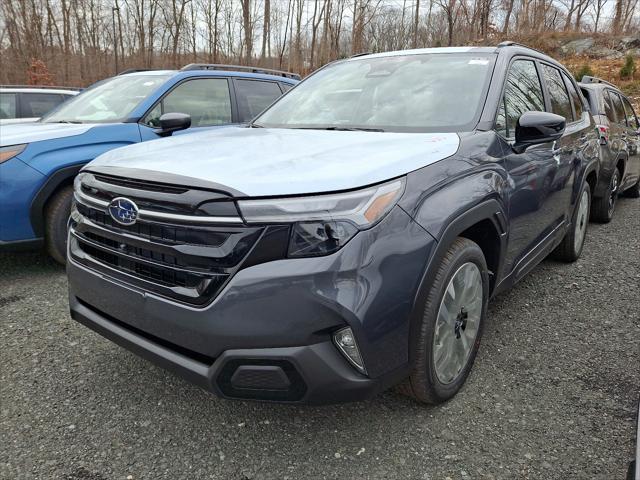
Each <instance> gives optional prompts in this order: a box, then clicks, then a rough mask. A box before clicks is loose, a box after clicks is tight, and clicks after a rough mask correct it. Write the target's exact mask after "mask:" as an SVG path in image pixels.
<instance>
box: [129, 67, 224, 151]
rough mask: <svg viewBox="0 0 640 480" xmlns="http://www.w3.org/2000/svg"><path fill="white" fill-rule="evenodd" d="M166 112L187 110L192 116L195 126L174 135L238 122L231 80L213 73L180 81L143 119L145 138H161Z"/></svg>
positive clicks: (142, 130)
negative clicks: (234, 112)
mask: <svg viewBox="0 0 640 480" xmlns="http://www.w3.org/2000/svg"><path fill="white" fill-rule="evenodd" d="M165 113H185V114H188V115H190V116H191V128H188V129H186V130H181V131H179V132H175V133H174V134H173V135H182V134H184V133H189V132H193V131H194V130H199V129H204V128H212V127H219V126H223V125H229V124H232V123H235V122H234V115H233V108H232V102H231V92H230V85H229V80H228V79H227V78H215V77H209V78H193V79H188V80H185V81H183V82H180V83H178V84H177V85H176V86H174V87H173V88H172V89H171V90H169V92H167V93H166V94H165V95H164V96H163V97H162V98H161V99H160V100H159V101H158V102H157V103H156V104H155V105H154V106H153V107H152V108H151V109H150V110H149V111H148V112H147V113H146V114H145V116H144V117H143V118H142V120H141V121H140V133H141V136H142V140H143V141H144V140H151V139H154V138H158V135H157V134H156V133H155V132H157V131H158V129H159V128H160V116H161V115H163V114H165Z"/></svg>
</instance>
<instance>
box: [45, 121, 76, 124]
mask: <svg viewBox="0 0 640 480" xmlns="http://www.w3.org/2000/svg"><path fill="white" fill-rule="evenodd" d="M47 123H74V124H76V123H82V122H80V121H78V120H58V121H56V122H47Z"/></svg>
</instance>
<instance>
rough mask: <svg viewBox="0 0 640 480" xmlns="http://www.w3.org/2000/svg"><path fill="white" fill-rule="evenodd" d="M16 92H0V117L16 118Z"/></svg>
mask: <svg viewBox="0 0 640 480" xmlns="http://www.w3.org/2000/svg"><path fill="white" fill-rule="evenodd" d="M16 105H17V102H16V94H15V93H0V119H3V118H4V119H7V118H16V115H17V113H18V112H17V111H16Z"/></svg>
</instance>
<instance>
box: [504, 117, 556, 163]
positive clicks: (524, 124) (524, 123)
mask: <svg viewBox="0 0 640 480" xmlns="http://www.w3.org/2000/svg"><path fill="white" fill-rule="evenodd" d="M566 123H567V122H566V120H565V118H564V117H561V116H560V115H556V114H555V113H549V112H525V113H523V114H522V115H521V116H520V118H519V119H518V123H517V124H516V143H515V144H514V145H513V151H514V152H516V153H522V152H524V151H525V150H526V149H527V148H529V147H530V146H531V145H538V144H540V143H547V142H553V141H555V140H558V139H559V138H560V137H562V134H563V133H564V129H565V126H566Z"/></svg>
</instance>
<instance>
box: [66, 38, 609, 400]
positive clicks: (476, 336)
mask: <svg viewBox="0 0 640 480" xmlns="http://www.w3.org/2000/svg"><path fill="white" fill-rule="evenodd" d="M598 161H599V160H598V136H597V133H596V129H595V126H594V123H593V120H592V118H591V115H590V114H589V112H588V110H587V106H586V102H585V100H584V99H583V97H582V95H581V94H580V90H579V88H578V86H577V84H576V82H575V81H574V80H573V78H572V77H571V75H570V73H569V72H568V71H567V70H566V68H564V67H563V66H562V65H561V64H559V63H558V62H556V61H554V60H553V59H552V58H550V57H548V56H546V55H544V54H542V53H540V52H537V51H535V50H532V49H529V48H525V47H523V46H520V45H516V44H513V43H511V42H509V43H503V44H501V45H500V46H498V47H491V48H475V47H457V48H435V49H422V50H409V51H405V52H387V53H380V54H373V55H364V56H358V57H354V58H350V59H346V60H343V61H339V62H334V63H332V64H329V65H327V66H326V67H324V68H322V69H320V70H319V71H317V72H316V73H314V74H313V75H311V76H309V77H307V78H306V79H305V80H304V81H303V82H301V83H300V84H299V85H297V86H296V87H294V88H293V89H292V90H290V91H289V92H288V93H286V94H285V95H284V96H282V97H281V98H280V99H279V100H277V101H276V102H275V103H274V104H273V105H272V106H271V107H269V108H268V109H267V110H265V111H264V112H263V113H262V114H260V115H259V116H258V117H256V118H255V119H254V120H253V122H252V123H250V124H248V125H245V126H239V127H228V128H221V129H217V130H210V131H207V132H202V133H200V134H193V135H190V136H176V137H172V138H166V139H161V140H157V141H154V142H147V143H141V144H138V145H132V146H127V147H124V148H120V149H114V150H111V151H109V152H107V153H105V154H103V155H101V156H99V157H98V158H97V159H96V160H94V161H93V162H91V163H89V164H88V165H87V166H86V167H84V168H83V169H82V171H81V172H80V174H79V175H78V177H77V178H76V182H75V192H74V199H75V200H74V202H75V203H74V206H73V208H72V214H71V220H70V224H69V226H70V229H69V241H68V259H69V261H68V263H67V273H68V276H69V299H70V308H71V315H72V317H73V318H74V319H75V320H77V321H78V322H81V323H82V324H84V325H86V326H88V327H89V328H92V329H93V330H95V331H97V332H98V333H100V334H102V335H104V336H105V337H107V338H109V339H111V340H113V341H115V342H117V343H119V344H120V345H123V346H124V347H126V348H129V349H131V350H132V351H134V352H136V353H138V354H139V355H141V356H143V357H145V358H148V359H150V360H152V361H154V362H156V363H158V364H160V365H162V366H164V367H166V368H169V369H171V370H173V371H175V372H177V373H178V374H180V375H182V376H184V377H186V378H188V379H189V380H191V381H193V382H195V383H196V384H198V385H200V386H202V387H203V388H206V389H207V390H210V391H212V392H215V393H216V394H218V395H221V396H223V397H226V398H249V399H258V400H270V401H284V402H316V403H322V402H338V401H347V400H358V399H364V398H368V397H370V396H372V395H374V394H376V393H377V392H379V391H381V390H382V389H385V388H387V387H390V386H392V385H396V384H400V389H401V390H402V391H403V392H404V393H406V394H408V395H410V396H411V397H413V398H415V399H417V400H419V401H422V402H428V403H439V402H444V401H446V400H447V399H449V398H451V397H452V396H453V395H455V394H456V392H458V391H459V390H460V388H461V387H462V385H463V384H464V382H465V379H466V378H467V376H468V375H469V372H470V371H471V367H472V365H473V362H474V359H475V357H476V352H477V351H478V348H479V347H480V338H481V336H482V331H483V328H484V325H485V323H486V317H487V304H488V302H489V300H490V298H492V297H493V296H495V295H497V294H498V293H499V292H501V291H504V290H506V289H508V288H510V287H511V286H513V285H514V284H515V283H516V282H518V281H519V280H520V279H522V278H523V277H524V276H525V275H526V274H527V273H528V272H530V271H531V270H532V269H533V268H534V267H535V266H536V265H537V264H538V263H539V262H540V261H542V260H543V259H544V258H545V257H547V256H548V255H550V254H553V255H554V256H555V257H556V258H558V259H560V260H562V261H566V262H572V261H575V260H577V259H578V258H579V257H580V254H581V252H582V249H583V245H584V240H585V235H586V233H587V226H588V219H589V207H590V201H591V189H592V187H595V184H596V182H597V178H598ZM521 327H522V328H526V326H522V325H520V326H517V325H516V327H515V328H521Z"/></svg>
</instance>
